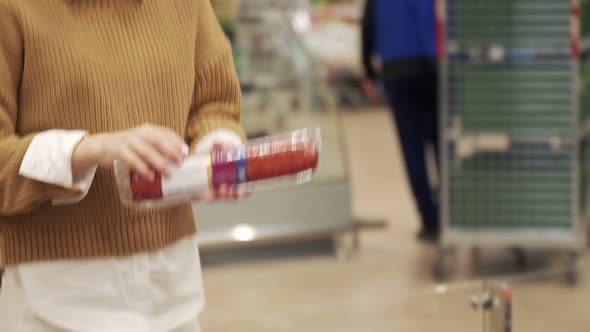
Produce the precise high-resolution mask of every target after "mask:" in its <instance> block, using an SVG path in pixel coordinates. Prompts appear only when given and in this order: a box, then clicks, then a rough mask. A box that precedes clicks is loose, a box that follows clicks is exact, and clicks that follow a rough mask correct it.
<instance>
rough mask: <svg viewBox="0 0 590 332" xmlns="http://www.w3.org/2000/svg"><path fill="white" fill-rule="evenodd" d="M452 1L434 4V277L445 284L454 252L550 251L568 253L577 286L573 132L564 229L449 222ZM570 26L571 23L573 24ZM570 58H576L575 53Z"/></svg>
mask: <svg viewBox="0 0 590 332" xmlns="http://www.w3.org/2000/svg"><path fill="white" fill-rule="evenodd" d="M449 2H453V0H437V1H436V6H437V23H436V24H437V31H438V42H439V47H438V52H439V59H440V77H441V80H440V91H441V94H440V101H439V102H440V106H441V107H440V140H441V141H440V142H441V144H440V149H441V150H440V163H441V231H442V232H441V239H440V244H439V250H438V256H437V258H436V261H435V262H434V266H433V272H434V275H435V277H436V278H438V279H445V278H447V277H448V275H449V273H450V266H451V263H452V256H453V253H454V250H455V248H476V249H478V248H480V247H482V248H516V249H517V250H515V252H516V253H517V254H518V255H519V256H520V257H519V258H520V260H521V261H522V260H523V259H524V258H523V257H524V256H523V253H522V250H524V249H551V250H560V251H561V250H563V251H566V252H568V253H569V257H570V258H569V263H568V270H567V280H568V282H569V283H570V284H576V283H577V281H578V267H577V264H578V257H579V255H580V254H581V253H582V250H583V248H584V247H585V241H586V239H585V237H586V235H585V234H586V231H585V224H584V223H583V222H582V219H583V216H582V215H581V214H582V213H581V211H580V198H579V197H580V183H579V182H580V169H579V167H580V166H579V164H580V161H579V158H580V140H579V137H578V135H577V132H574V133H572V135H571V137H569V138H568V139H571V144H572V149H573V154H572V157H571V158H572V160H571V162H572V163H573V165H572V167H571V169H572V173H573V174H571V179H572V183H571V195H572V199H571V202H572V204H571V215H572V216H573V220H571V225H570V226H571V227H569V228H568V229H551V228H545V229H543V228H535V229H521V230H514V229H507V230H501V229H498V230H487V229H486V230H476V231H472V230H466V229H460V228H459V227H455V226H454V225H453V223H452V220H451V206H450V200H451V195H452V193H451V189H450V183H449V182H450V165H449V164H450V162H451V161H450V160H449V158H450V157H449V153H450V149H451V144H452V143H453V142H454V141H456V140H457V138H458V137H459V136H460V133H458V132H457V131H456V130H455V129H456V128H451V127H449V125H448V124H449V120H450V119H449V109H448V105H449V95H448V93H449V92H448V90H447V88H446V82H445V81H444V78H446V77H448V75H447V74H448V72H447V70H448V66H449V61H450V60H449V57H448V55H449V52H447V48H448V47H449V43H448V40H447V24H448V22H447V14H448V12H447V10H448V8H447V4H448V3H449ZM571 4H572V20H574V19H577V18H576V17H575V15H576V14H575V13H576V10H575V9H576V6H577V1H575V0H572V1H571ZM572 24H573V23H572ZM577 38H578V36H575V35H574V36H572V40H573V42H572V44H573V45H575V43H576V41H575V40H576V39H577ZM573 52H574V58H575V56H576V55H575V50H574V49H573ZM572 68H573V69H572V73H571V75H572V76H571V77H572V84H576V79H577V77H578V76H579V61H578V60H577V59H576V60H574V65H573V66H572ZM572 91H573V95H572V98H573V101H574V102H573V105H574V110H573V112H574V115H573V117H572V119H573V121H574V122H575V123H573V128H578V118H579V115H578V114H579V107H580V103H579V96H578V92H577V90H576V89H572Z"/></svg>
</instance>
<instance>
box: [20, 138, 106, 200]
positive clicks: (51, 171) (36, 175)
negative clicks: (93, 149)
mask: <svg viewBox="0 0 590 332" xmlns="http://www.w3.org/2000/svg"><path fill="white" fill-rule="evenodd" d="M87 134H88V133H87V132H85V131H82V130H71V131H70V130H48V131H44V132H41V133H39V134H37V135H36V136H35V137H34V138H33V141H32V142H31V144H30V145H29V148H28V149H27V152H26V153H25V156H24V158H23V161H22V163H21V167H20V170H19V174H20V175H21V176H24V177H26V178H29V179H32V180H36V181H39V182H44V183H48V184H52V185H56V186H60V187H63V188H66V189H73V188H77V189H79V190H80V191H81V192H82V194H81V195H79V196H77V197H73V198H71V199H59V200H54V201H53V204H54V205H64V204H74V203H77V202H79V201H81V200H82V199H84V197H86V195H87V194H88V190H90V186H91V185H92V181H93V179H94V175H95V174H96V169H97V167H94V168H93V169H91V170H90V171H89V172H88V173H87V174H85V175H84V176H82V177H81V178H76V179H74V177H73V174H72V153H73V152H74V149H75V148H76V146H78V143H80V141H81V140H82V139H83V138H84V137H85V136H86V135H87Z"/></svg>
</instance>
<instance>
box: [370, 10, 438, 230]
mask: <svg viewBox="0 0 590 332" xmlns="http://www.w3.org/2000/svg"><path fill="white" fill-rule="evenodd" d="M366 1H367V2H366V6H365V13H364V18H363V24H362V36H363V45H362V46H363V47H362V50H363V63H364V67H365V70H366V75H367V78H368V79H367V80H366V81H365V82H364V88H365V92H366V93H367V95H368V96H369V97H371V98H374V97H376V95H377V89H376V85H375V82H376V81H377V79H378V77H377V73H376V69H375V66H374V61H372V60H373V56H377V58H378V59H379V60H380V63H381V66H380V67H381V68H380V69H381V70H380V74H381V79H382V80H383V84H384V92H385V95H386V97H387V100H388V101H389V104H390V106H391V108H392V111H393V116H394V118H395V121H396V123H397V127H398V132H399V138H400V142H401V146H402V150H403V154H404V160H405V165H406V169H407V173H408V175H409V180H410V184H411V187H412V191H413V193H414V198H415V199H416V203H417V207H418V210H419V212H420V215H421V218H422V229H421V231H420V232H419V233H418V238H419V239H421V240H426V241H432V240H436V239H438V235H439V212H438V206H437V205H438V203H437V201H438V200H437V199H436V197H435V195H434V194H433V191H432V190H431V186H430V183H429V180H428V172H427V164H426V162H427V161H426V160H427V159H426V154H425V148H426V146H428V145H429V144H432V146H433V147H434V148H435V152H436V153H438V144H437V140H438V107H437V105H438V87H437V85H438V77H437V76H438V75H437V60H436V17H435V0H366Z"/></svg>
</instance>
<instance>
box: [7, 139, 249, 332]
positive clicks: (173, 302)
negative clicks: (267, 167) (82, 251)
mask: <svg viewBox="0 0 590 332" xmlns="http://www.w3.org/2000/svg"><path fill="white" fill-rule="evenodd" d="M86 134H87V133H86V132H84V131H63V130H50V131H46V132H43V133H40V134H38V135H37V136H36V137H35V138H34V139H33V141H32V143H31V145H30V146H29V148H28V150H27V153H26V154H25V157H24V159H23V162H22V165H21V168H20V172H19V173H20V175H22V176H25V177H28V178H31V179H35V180H37V181H41V182H46V183H51V184H54V185H59V186H63V187H66V188H70V187H72V186H74V185H77V186H79V187H80V188H83V190H84V193H83V194H82V195H80V197H77V198H76V199H71V200H57V201H54V202H53V204H73V203H76V202H79V201H80V200H82V199H84V197H85V196H86V193H87V192H88V190H89V189H90V186H91V184H92V180H93V178H94V175H95V172H96V168H94V169H92V170H90V171H89V172H88V174H86V175H85V176H84V177H82V178H80V179H74V178H73V176H72V171H71V156H72V152H73V151H74V149H75V147H76V146H77V144H78V143H79V142H80V140H81V139H82V138H83V137H84V136H85V135H86ZM214 142H220V143H224V144H228V145H233V146H237V145H239V144H241V143H242V141H241V138H240V137H239V136H238V135H237V134H235V133H233V132H232V131H230V130H226V129H219V130H216V131H214V132H212V133H210V134H209V135H207V136H206V137H205V138H204V139H203V140H201V141H200V142H199V144H198V145H197V148H196V149H197V151H198V152H203V151H208V150H210V149H211V147H212V145H213V143H214ZM80 222H83V221H82V220H81V221H80ZM5 273H6V276H5V277H6V278H7V279H9V280H16V281H18V282H16V281H15V282H13V283H12V284H11V285H6V287H15V288H19V287H22V289H17V290H20V291H22V294H24V296H23V297H24V298H23V299H22V306H23V307H24V308H26V310H29V311H30V313H31V314H33V315H35V316H36V317H38V318H39V320H40V321H45V322H47V323H48V324H50V325H51V326H52V327H55V328H59V329H63V330H71V331H76V332H95V331H96V332H104V331H109V332H119V331H120V332H164V331H171V330H174V329H176V328H178V327H179V326H182V325H184V324H186V323H187V322H190V321H191V320H195V319H197V317H198V315H199V314H200V312H201V311H202V309H203V307H204V303H205V302H204V294H203V286H202V276H201V267H200V261H199V255H198V251H197V248H196V241H195V238H194V237H189V238H186V239H184V240H181V241H179V242H177V243H175V244H173V245H171V246H169V247H167V248H164V249H161V250H157V251H154V252H149V253H139V254H136V255H133V256H130V257H110V258H104V259H90V260H88V259H86V260H83V259H80V260H64V261H53V262H36V263H27V264H20V265H17V266H12V267H9V268H7V269H6V272H5ZM15 294H18V293H15ZM1 309H2V308H0V310H1ZM4 309H8V308H4ZM23 310H24V309H23ZM14 319H15V320H17V319H18V317H15V318H14ZM2 326H3V322H0V327H2ZM21 328H23V331H24V330H26V326H25V327H23V326H21ZM1 330H3V331H4V330H5V329H4V328H2V329H1ZM19 331H20V330H19ZM31 331H37V330H35V327H31Z"/></svg>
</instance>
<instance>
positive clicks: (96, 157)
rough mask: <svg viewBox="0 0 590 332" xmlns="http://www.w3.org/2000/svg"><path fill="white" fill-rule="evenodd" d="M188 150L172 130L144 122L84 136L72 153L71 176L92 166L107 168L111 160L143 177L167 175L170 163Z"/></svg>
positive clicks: (111, 162) (178, 160) (110, 165)
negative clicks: (132, 126) (137, 125)
mask: <svg viewBox="0 0 590 332" xmlns="http://www.w3.org/2000/svg"><path fill="white" fill-rule="evenodd" d="M187 153H188V147H187V146H186V144H185V143H184V141H183V140H182V139H181V138H180V137H179V136H178V135H177V134H176V133H175V132H174V131H172V130H170V129H168V128H163V127H159V126H154V125H151V124H145V125H142V126H140V127H136V128H133V129H129V130H124V131H118V132H113V133H103V134H96V135H92V136H88V137H86V138H84V139H83V140H82V141H81V142H80V144H79V145H78V146H77V147H76V149H75V150H74V153H73V154H72V172H73V175H74V178H76V177H77V176H81V175H83V174H85V173H86V172H87V171H88V170H90V169H91V168H92V167H94V166H96V165H99V166H101V167H106V168H111V167H112V166H113V162H114V161H115V160H121V161H123V162H125V163H126V164H127V165H128V166H129V168H130V169H131V170H133V171H135V172H137V173H138V174H140V175H141V176H143V177H145V178H146V179H149V180H153V179H154V178H155V174H156V172H157V173H160V174H163V175H166V174H168V167H169V165H170V164H171V163H180V162H182V160H183V159H184V157H185V156H186V155H187Z"/></svg>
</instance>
